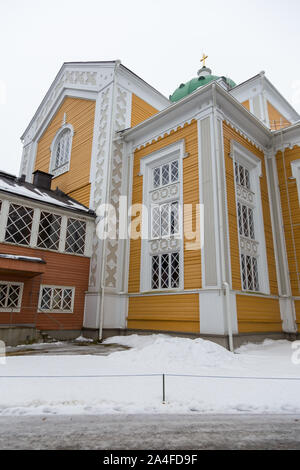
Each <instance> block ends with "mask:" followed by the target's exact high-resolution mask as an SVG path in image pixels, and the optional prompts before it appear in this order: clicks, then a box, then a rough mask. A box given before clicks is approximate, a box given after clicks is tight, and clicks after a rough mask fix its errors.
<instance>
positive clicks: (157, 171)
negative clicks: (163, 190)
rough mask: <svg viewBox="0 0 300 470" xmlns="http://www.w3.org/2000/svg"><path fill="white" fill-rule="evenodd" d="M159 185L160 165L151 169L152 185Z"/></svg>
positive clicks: (156, 186)
mask: <svg viewBox="0 0 300 470" xmlns="http://www.w3.org/2000/svg"><path fill="white" fill-rule="evenodd" d="M159 186H160V167H159V168H154V170H153V187H154V188H158V187H159Z"/></svg>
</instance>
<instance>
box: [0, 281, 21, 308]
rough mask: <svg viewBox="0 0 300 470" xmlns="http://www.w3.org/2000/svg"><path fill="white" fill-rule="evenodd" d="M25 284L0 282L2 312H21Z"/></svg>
mask: <svg viewBox="0 0 300 470" xmlns="http://www.w3.org/2000/svg"><path fill="white" fill-rule="evenodd" d="M22 292H23V283H21V282H19V283H18V282H6V281H0V312H19V311H20V308H21V302H22Z"/></svg>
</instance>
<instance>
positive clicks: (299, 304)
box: [295, 300, 300, 333]
mask: <svg viewBox="0 0 300 470" xmlns="http://www.w3.org/2000/svg"><path fill="white" fill-rule="evenodd" d="M295 311H296V324H297V328H298V333H300V300H295Z"/></svg>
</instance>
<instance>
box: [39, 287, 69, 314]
mask: <svg viewBox="0 0 300 470" xmlns="http://www.w3.org/2000/svg"><path fill="white" fill-rule="evenodd" d="M74 293H75V288H74V287H60V286H41V291H40V299H39V310H40V311H43V312H53V313H72V312H73V303H74Z"/></svg>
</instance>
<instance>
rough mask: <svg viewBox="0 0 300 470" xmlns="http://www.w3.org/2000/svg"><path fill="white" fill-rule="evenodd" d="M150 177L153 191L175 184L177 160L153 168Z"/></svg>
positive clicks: (177, 173) (177, 170)
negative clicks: (151, 177)
mask: <svg viewBox="0 0 300 470" xmlns="http://www.w3.org/2000/svg"><path fill="white" fill-rule="evenodd" d="M152 175H153V182H152V186H153V188H154V189H156V188H160V187H161V186H167V185H169V184H172V183H176V182H177V181H178V179H179V163H178V160H174V161H173V162H170V163H165V164H164V165H161V166H158V167H156V168H154V169H153V173H152Z"/></svg>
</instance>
